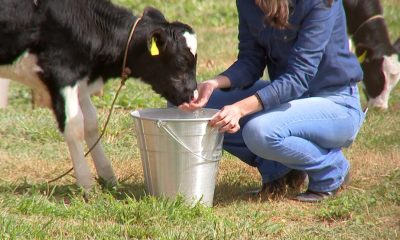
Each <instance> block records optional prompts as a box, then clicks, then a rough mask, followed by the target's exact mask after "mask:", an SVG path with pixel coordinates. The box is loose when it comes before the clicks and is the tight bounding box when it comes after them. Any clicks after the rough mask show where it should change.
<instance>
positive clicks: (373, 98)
mask: <svg viewBox="0 0 400 240" xmlns="http://www.w3.org/2000/svg"><path fill="white" fill-rule="evenodd" d="M343 4H344V8H345V11H346V16H347V27H348V32H349V35H350V36H351V38H352V40H353V43H354V45H355V53H356V55H357V56H358V57H359V59H360V63H361V66H362V69H363V70H364V79H363V84H364V86H365V93H366V96H367V98H368V106H370V107H377V108H381V109H387V108H388V101H389V95H390V92H391V91H392V90H393V88H394V87H395V86H396V84H397V83H398V81H399V79H400V59H399V56H398V54H399V52H398V51H396V49H395V47H394V46H393V45H392V44H391V42H390V39H389V34H388V31H387V27H386V23H385V20H384V17H383V9H382V6H381V4H380V2H379V0H368V1H365V0H343Z"/></svg>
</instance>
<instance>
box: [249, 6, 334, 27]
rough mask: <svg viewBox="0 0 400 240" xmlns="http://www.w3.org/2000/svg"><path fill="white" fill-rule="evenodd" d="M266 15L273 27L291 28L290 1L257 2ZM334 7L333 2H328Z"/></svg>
mask: <svg viewBox="0 0 400 240" xmlns="http://www.w3.org/2000/svg"><path fill="white" fill-rule="evenodd" d="M255 1H256V4H257V6H258V7H259V8H261V10H262V11H263V12H264V14H265V21H266V22H267V23H269V24H270V25H271V26H273V27H276V28H279V29H284V28H287V27H289V25H290V24H289V14H290V10H289V7H290V4H289V2H290V0H255ZM327 1H328V4H329V5H332V2H333V0H327Z"/></svg>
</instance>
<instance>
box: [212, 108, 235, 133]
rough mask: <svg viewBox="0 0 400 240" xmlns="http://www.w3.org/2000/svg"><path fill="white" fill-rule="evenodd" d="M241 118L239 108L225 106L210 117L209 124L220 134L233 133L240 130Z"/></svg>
mask: <svg viewBox="0 0 400 240" xmlns="http://www.w3.org/2000/svg"><path fill="white" fill-rule="evenodd" d="M242 116H243V115H242V112H241V109H240V107H239V106H237V105H227V106H225V107H223V108H222V109H221V110H220V111H219V112H217V113H216V114H215V115H214V116H213V117H212V119H211V120H210V122H209V124H210V126H211V127H216V128H218V129H219V131H220V132H228V133H235V132H237V131H239V129H240V125H239V120H240V118H241V117H242Z"/></svg>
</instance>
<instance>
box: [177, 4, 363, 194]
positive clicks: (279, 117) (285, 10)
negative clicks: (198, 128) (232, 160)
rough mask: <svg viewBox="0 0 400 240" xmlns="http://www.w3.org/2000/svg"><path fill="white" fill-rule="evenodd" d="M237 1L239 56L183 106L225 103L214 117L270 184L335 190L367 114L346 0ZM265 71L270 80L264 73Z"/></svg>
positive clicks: (229, 144)
mask: <svg viewBox="0 0 400 240" xmlns="http://www.w3.org/2000/svg"><path fill="white" fill-rule="evenodd" d="M237 8H238V13H239V55H238V59H237V61H236V62H235V63H233V64H232V65H231V66H230V67H229V68H228V69H227V70H226V71H224V72H223V73H221V74H220V75H218V76H216V77H215V78H214V79H210V80H206V81H204V82H202V83H201V84H199V85H198V91H199V96H198V97H197V99H194V100H193V101H192V102H190V103H184V104H182V105H180V106H179V107H180V108H181V109H182V110H186V111H188V110H195V109H197V108H200V107H210V108H219V109H221V110H220V111H219V112H218V113H217V114H216V115H215V116H214V117H213V119H212V120H211V121H210V124H211V126H213V127H216V128H219V130H220V131H222V132H225V138H224V149H225V150H226V151H228V152H230V153H232V154H233V155H235V156H237V157H238V158H239V159H241V160H242V161H244V162H246V163H247V164H249V165H251V166H253V167H257V168H258V170H259V172H260V174H261V177H262V183H263V184H262V186H263V187H262V189H261V190H262V191H268V193H274V192H279V191H282V190H283V188H284V187H285V186H286V184H288V186H289V187H298V186H299V185H301V184H302V183H303V181H304V180H305V179H306V175H308V178H309V184H308V189H307V191H305V192H303V193H300V192H299V194H298V195H297V196H296V197H295V199H296V200H299V201H304V202H316V201H321V200H323V199H326V198H328V197H331V196H334V195H335V193H336V192H337V191H338V189H340V187H341V186H342V185H343V184H344V183H345V182H346V180H347V179H348V176H349V171H350V164H349V161H348V160H347V159H346V157H345V156H344V155H343V152H342V148H343V147H345V146H348V145H349V144H350V143H351V142H352V140H353V138H354V137H355V135H356V133H357V132H358V129H359V128H360V126H361V123H362V121H363V118H364V113H363V112H362V110H361V105H360V99H359V93H358V88H357V83H358V82H359V81H360V80H361V79H362V78H363V74H362V70H361V68H360V65H359V63H358V61H357V58H356V57H355V56H354V55H353V54H352V53H351V52H350V51H349V48H348V40H347V32H346V18H345V13H344V9H343V4H342V1H341V0H309V1H289V0H257V1H247V0H238V1H237ZM265 68H267V70H268V74H269V77H270V79H271V81H270V82H267V81H263V80H259V79H260V78H261V77H262V74H263V72H264V69H265Z"/></svg>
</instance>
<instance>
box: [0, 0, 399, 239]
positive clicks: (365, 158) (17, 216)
mask: <svg viewBox="0 0 400 240" xmlns="http://www.w3.org/2000/svg"><path fill="white" fill-rule="evenodd" d="M114 2H118V3H120V4H124V5H125V6H129V7H131V8H132V9H135V12H136V13H138V14H140V12H141V10H142V9H143V8H144V6H146V5H153V6H156V7H157V8H159V9H161V10H162V11H163V12H164V13H165V15H166V17H167V18H168V19H170V20H177V19H179V20H182V21H183V22H186V23H189V24H190V25H192V26H193V27H194V29H195V30H196V32H197V35H198V38H199V62H198V64H199V67H198V79H199V81H201V80H203V79H207V78H209V77H211V76H213V75H215V74H217V73H219V72H220V71H222V70H224V69H225V68H226V67H227V66H229V64H230V63H232V62H233V61H234V59H235V56H236V54H237V50H236V35H237V32H236V31H237V27H236V24H237V19H236V9H235V1H205V0H202V1H199V0H198V1H195V0H183V1H176V0H167V1H156V0H142V1H139V0H129V1H128V0H119V1H114ZM383 3H384V4H385V17H386V21H387V23H388V26H389V30H390V36H391V39H392V40H393V41H394V40H395V39H396V38H397V37H399V36H400V24H399V23H400V19H399V18H400V15H399V14H398V12H399V11H400V4H399V3H398V1H397V0H384V1H383ZM118 85H119V82H118V81H113V82H110V83H109V84H107V86H106V88H105V91H104V96H103V97H93V101H94V103H95V104H96V106H97V107H98V109H99V110H98V113H99V121H100V123H101V124H100V125H102V124H103V123H104V121H105V118H106V115H107V112H108V107H109V105H110V102H111V100H112V99H113V97H114V95H115V91H116V89H117V87H118ZM363 103H364V102H363ZM399 103H400V89H399V87H397V88H396V89H395V91H394V92H393V93H392V95H391V99H390V109H389V110H388V111H386V112H380V111H376V110H370V112H369V113H368V116H367V119H366V121H365V123H364V125H363V128H362V129H361V131H360V133H359V135H358V137H357V140H356V142H355V143H354V144H353V145H352V146H351V148H349V149H346V150H345V154H346V156H347V157H348V158H349V159H350V161H351V164H352V177H353V180H352V182H351V184H350V186H349V187H348V188H347V189H346V191H344V192H343V193H341V194H340V195H339V196H338V197H337V198H335V199H332V200H328V201H325V202H323V203H318V204H302V203H297V202H294V201H291V200H290V199H288V198H283V199H276V200H271V199H265V197H263V196H261V197H251V196H249V195H247V194H245V192H246V191H248V190H250V189H252V188H255V187H258V185H259V181H260V179H259V176H258V173H257V171H256V170H255V169H253V168H250V167H248V166H246V165H244V164H243V163H241V162H240V161H238V160H237V159H236V158H234V157H233V156H231V155H227V154H225V155H224V156H223V159H222V160H221V163H220V166H219V175H218V179H217V186H216V190H215V199H214V207H213V208H207V207H204V206H202V205H199V204H198V205H195V206H188V205H186V204H185V203H184V201H183V199H182V198H179V197H178V198H177V199H176V200H167V199H162V198H155V197H152V196H148V195H146V193H145V186H144V182H143V172H142V166H141V162H140V156H139V152H138V148H137V146H136V138H135V135H134V129H133V121H132V119H131V117H130V115H129V113H130V111H132V110H135V109H139V108H148V107H163V106H165V100H164V99H162V98H161V97H159V96H158V95H157V94H155V93H154V92H153V91H152V90H151V89H150V88H149V87H148V86H147V85H145V84H142V83H140V82H139V81H137V80H132V79H131V80H129V81H128V82H127V85H126V86H125V87H124V90H123V92H122V93H121V95H120V98H119V99H118V101H117V110H116V111H115V113H114V114H113V116H112V119H111V122H110V124H109V127H108V128H107V130H106V134H105V136H104V139H103V143H104V147H105V151H106V154H107V156H108V157H109V158H110V160H111V161H112V163H113V166H114V168H115V170H116V173H117V175H118V176H119V177H120V179H125V178H127V177H128V176H130V175H131V174H133V175H132V176H131V177H130V178H128V179H127V180H126V181H125V182H123V183H121V185H120V186H119V187H118V188H117V189H100V187H97V188H96V189H95V191H94V192H93V194H92V196H91V198H90V200H89V202H85V200H84V199H83V197H82V192H81V190H80V189H78V188H77V187H76V186H75V185H74V182H75V179H74V178H73V177H72V176H71V175H68V176H66V177H64V178H63V179H61V180H59V181H57V182H56V183H52V184H50V185H48V184H46V183H45V182H46V181H47V180H50V179H52V178H54V177H56V176H58V175H59V174H61V173H62V172H63V171H65V170H67V169H69V168H70V167H71V162H70V160H69V153H68V151H67V148H66V145H65V143H64V141H63V139H62V136H61V135H60V133H59V132H58V131H57V128H56V123H55V120H54V118H53V116H52V113H51V112H50V111H49V110H47V109H31V105H30V91H29V90H28V89H26V88H25V87H23V86H20V85H18V84H16V83H12V85H11V89H10V105H9V107H8V108H7V109H6V110H0V239H400V191H399V189H400V150H399V149H400V137H399V133H400V113H399V109H400V104H399ZM291 194H292V193H289V194H288V197H290V196H291Z"/></svg>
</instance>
